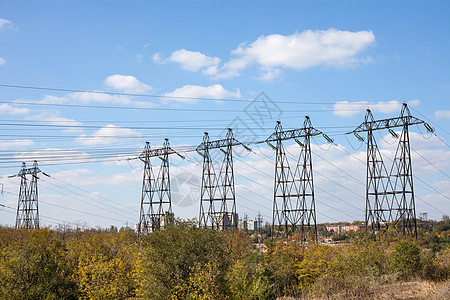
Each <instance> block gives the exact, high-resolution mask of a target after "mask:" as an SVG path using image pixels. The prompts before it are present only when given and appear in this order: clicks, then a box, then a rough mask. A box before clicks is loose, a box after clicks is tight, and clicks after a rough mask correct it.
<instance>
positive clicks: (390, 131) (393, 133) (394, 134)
mask: <svg viewBox="0 0 450 300" xmlns="http://www.w3.org/2000/svg"><path fill="white" fill-rule="evenodd" d="M389 133H390V134H391V135H392V136H393V137H394V138H396V139H397V138H398V134H397V133H396V132H395V131H394V130H392V129H389Z"/></svg>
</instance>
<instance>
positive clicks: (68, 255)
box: [0, 220, 450, 299]
mask: <svg viewBox="0 0 450 300" xmlns="http://www.w3.org/2000/svg"><path fill="white" fill-rule="evenodd" d="M298 240H299V239H298V238H297V237H295V236H294V237H291V238H289V239H285V240H278V241H275V242H273V241H271V240H270V239H268V240H266V242H265V244H266V247H264V249H266V251H260V248H258V249H255V247H256V245H255V244H253V243H252V240H251V238H250V237H249V235H247V234H246V233H245V232H242V231H236V232H213V231H211V230H209V229H207V228H198V227H197V226H196V225H195V224H194V223H193V222H190V221H181V220H178V221H175V223H174V224H172V225H170V226H168V227H166V228H165V229H164V230H161V231H158V232H156V233H153V234H150V235H148V236H145V237H142V238H141V239H139V238H138V237H136V235H135V234H134V232H132V231H130V230H121V231H120V232H117V231H115V230H109V231H102V230H75V229H73V230H64V231H62V230H56V229H53V230H52V229H41V230H35V231H27V230H15V229H12V228H5V227H4V228H0V298H1V299H128V298H131V299H169V298H172V299H276V298H277V297H282V296H292V297H298V298H302V297H328V296H332V295H339V294H340V295H344V298H345V297H350V296H359V297H365V296H367V295H369V294H370V291H373V290H374V288H377V287H379V286H382V285H385V284H392V283H397V282H407V281H412V280H419V281H425V280H426V281H432V282H443V281H448V280H449V279H450V247H449V245H450V221H448V220H447V221H443V222H439V223H437V224H435V226H434V231H432V232H429V233H422V234H421V235H420V237H419V239H417V240H415V239H401V238H397V237H394V236H377V238H376V239H374V238H373V237H371V236H368V235H366V234H365V233H364V232H357V233H352V234H349V235H348V236H345V237H344V238H343V241H342V242H341V243H340V244H331V245H322V244H316V245H312V244H311V245H309V246H307V247H306V248H304V247H303V246H302V245H301V244H299V243H298ZM446 295H448V294H446Z"/></svg>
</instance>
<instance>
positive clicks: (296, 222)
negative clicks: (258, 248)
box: [266, 116, 331, 242]
mask: <svg viewBox="0 0 450 300" xmlns="http://www.w3.org/2000/svg"><path fill="white" fill-rule="evenodd" d="M316 135H324V134H323V133H322V132H321V131H319V130H317V129H315V128H313V127H312V126H311V120H310V119H309V117H308V116H306V117H305V121H304V123H303V127H302V128H300V129H294V130H288V131H283V129H282V126H281V123H280V122H277V125H276V126H275V132H274V134H272V136H271V137H269V139H267V140H266V141H276V143H277V144H276V146H275V152H276V156H275V183H274V203H273V219H272V236H288V235H294V234H300V235H301V236H302V242H304V241H306V230H307V229H310V230H312V233H313V236H314V241H317V224H316V204H315V195H314V180H313V169H312V157H311V136H316ZM300 137H301V138H303V142H301V141H299V140H296V142H297V143H298V144H299V145H300V146H301V151H300V155H299V158H298V161H297V165H296V168H295V171H294V173H292V170H291V167H290V166H289V161H288V159H287V157H286V152H285V148H284V146H283V143H282V141H284V140H286V139H291V138H300ZM324 137H326V139H327V140H328V141H331V139H330V138H329V137H327V136H325V135H324Z"/></svg>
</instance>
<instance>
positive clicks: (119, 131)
mask: <svg viewBox="0 0 450 300" xmlns="http://www.w3.org/2000/svg"><path fill="white" fill-rule="evenodd" d="M140 136H141V134H140V133H139V132H137V131H134V130H131V129H129V128H123V127H119V126H115V125H112V124H109V125H106V126H105V127H102V128H101V129H99V130H97V131H96V132H94V133H93V134H92V135H91V136H88V135H80V136H79V137H77V138H76V141H77V142H78V143H80V144H83V145H108V144H113V143H116V142H119V141H120V140H121V139H128V138H133V137H135V138H138V137H140Z"/></svg>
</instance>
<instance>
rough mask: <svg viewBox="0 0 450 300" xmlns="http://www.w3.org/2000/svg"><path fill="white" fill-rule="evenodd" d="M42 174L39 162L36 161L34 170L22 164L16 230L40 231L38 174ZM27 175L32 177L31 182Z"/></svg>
mask: <svg viewBox="0 0 450 300" xmlns="http://www.w3.org/2000/svg"><path fill="white" fill-rule="evenodd" d="M39 172H41V170H40V169H39V168H38V163H37V161H34V163H33V167H32V168H27V167H26V164H25V163H22V169H21V170H20V172H19V174H18V176H19V177H20V178H21V181H20V189H19V201H18V205H17V216H16V228H26V229H38V228H39V208H38V186H37V180H38V176H37V174H38V173H39ZM27 175H30V176H31V180H30V181H29V180H28V178H27Z"/></svg>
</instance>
